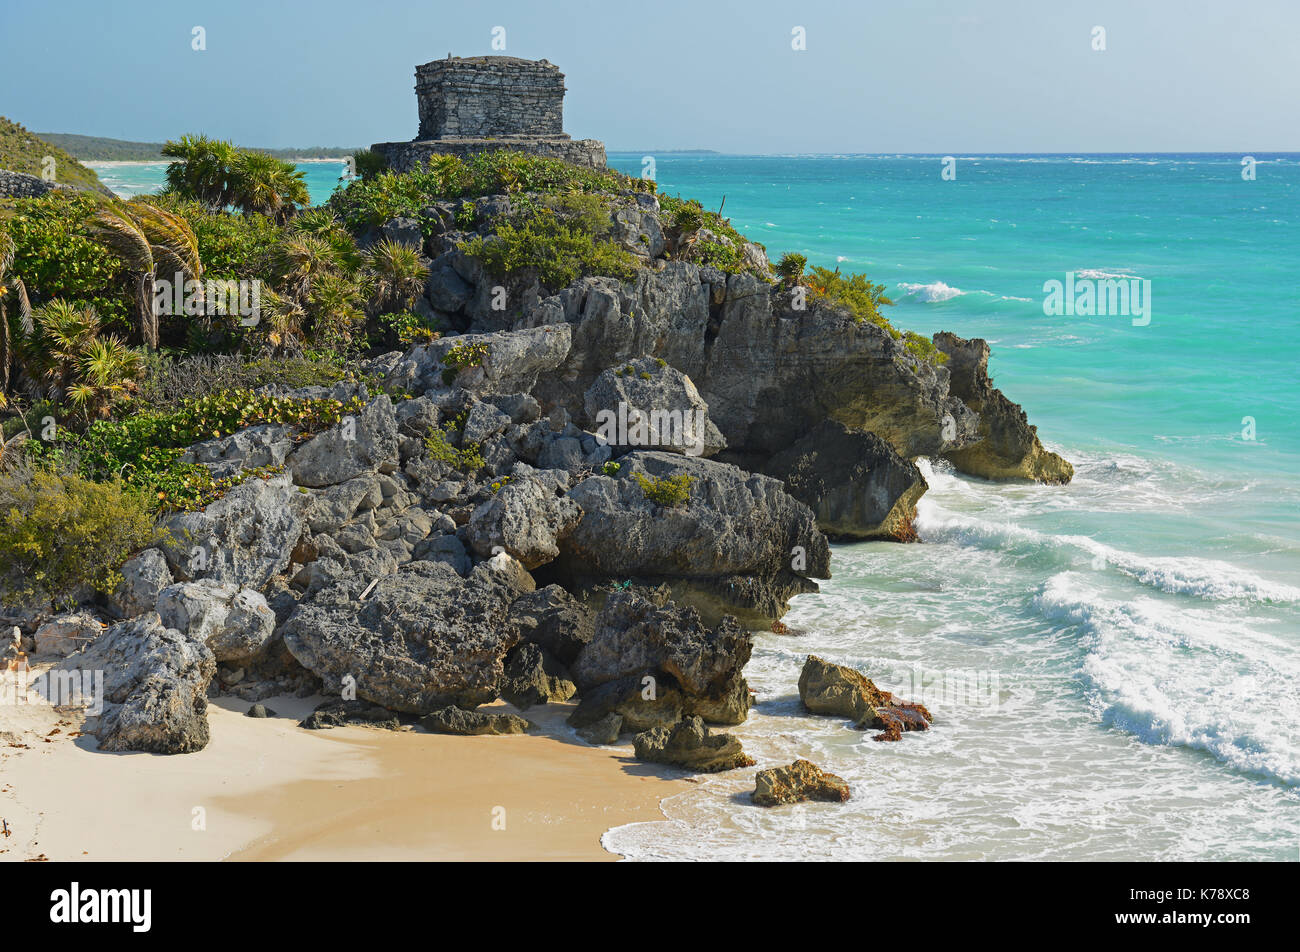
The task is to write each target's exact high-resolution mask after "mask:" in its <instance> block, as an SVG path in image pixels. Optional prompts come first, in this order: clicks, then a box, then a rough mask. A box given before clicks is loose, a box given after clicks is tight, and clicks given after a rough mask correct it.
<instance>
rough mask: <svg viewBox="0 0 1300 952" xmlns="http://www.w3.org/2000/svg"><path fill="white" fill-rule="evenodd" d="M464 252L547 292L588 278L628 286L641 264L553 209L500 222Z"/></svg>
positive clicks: (465, 246) (468, 243)
mask: <svg viewBox="0 0 1300 952" xmlns="http://www.w3.org/2000/svg"><path fill="white" fill-rule="evenodd" d="M459 247H460V250H461V251H464V252H465V253H466V254H468V255H470V256H471V257H474V258H477V259H478V260H479V261H480V262H482V264H483V267H484V269H485V270H486V271H487V272H488V273H489V274H491V275H493V276H495V277H498V278H505V277H507V276H510V275H515V274H519V273H520V272H531V273H534V274H536V275H537V278H538V280H539V281H541V282H542V284H543V285H545V286H546V287H548V288H554V289H557V290H558V289H559V288H562V287H564V286H565V285H567V284H571V283H572V282H574V281H576V280H577V279H578V278H580V277H583V276H584V275H589V274H603V275H610V276H611V277H615V278H619V279H621V280H624V281H630V280H631V279H632V278H633V277H635V276H636V269H637V260H636V258H634V257H633V256H632V255H631V254H630V253H629V252H627V251H624V250H623V249H622V248H620V247H619V246H618V245H617V244H615V243H614V242H612V241H609V240H608V239H604V238H598V237H595V236H594V235H592V234H591V233H590V232H587V231H584V230H583V229H582V227H581V225H579V224H576V223H573V222H566V221H563V220H562V219H560V218H559V216H557V215H556V214H555V212H553V211H552V210H550V209H549V208H543V209H541V210H540V211H538V212H537V213H536V214H534V215H531V216H527V217H524V218H523V219H522V220H517V221H516V222H508V221H507V222H502V223H501V224H499V225H498V226H497V229H496V233H495V234H494V235H491V236H489V237H486V238H485V237H482V236H475V237H474V238H472V239H470V240H469V241H465V242H461V244H460V245H459Z"/></svg>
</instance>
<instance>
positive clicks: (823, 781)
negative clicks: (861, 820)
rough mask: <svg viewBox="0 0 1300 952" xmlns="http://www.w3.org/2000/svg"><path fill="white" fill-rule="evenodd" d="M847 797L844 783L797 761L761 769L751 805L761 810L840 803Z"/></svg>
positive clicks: (847, 791) (801, 761)
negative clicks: (809, 803) (786, 805)
mask: <svg viewBox="0 0 1300 952" xmlns="http://www.w3.org/2000/svg"><path fill="white" fill-rule="evenodd" d="M848 798H849V785H848V784H847V783H845V782H844V781H843V780H841V779H840V778H839V777H837V776H835V775H834V774H831V773H826V772H825V771H824V770H822V769H821V768H819V767H817V766H816V765H815V764H812V763H810V762H809V761H807V760H796V761H795V762H794V763H792V764H790V766H788V767H770V768H768V769H767V770H760V771H759V772H758V776H756V777H755V778H754V802H755V803H757V804H758V805H759V806H760V807H775V806H780V805H781V804H784V803H802V802H803V801H805V800H822V801H825V802H827V803H843V802H844V801H846V800H848Z"/></svg>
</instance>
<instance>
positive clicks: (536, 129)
mask: <svg viewBox="0 0 1300 952" xmlns="http://www.w3.org/2000/svg"><path fill="white" fill-rule="evenodd" d="M415 96H416V101H417V103H418V105H419V110H420V128H419V131H418V132H417V133H416V137H415V139H414V140H412V141H410V142H379V143H376V144H375V145H373V146H371V148H372V149H373V150H374V151H376V152H379V153H381V154H383V155H384V157H385V158H386V159H387V160H388V164H389V167H390V168H393V169H395V170H398V171H407V170H409V169H411V168H412V167H414V166H415V165H416V164H418V163H420V162H422V161H424V160H425V159H427V158H428V157H429V156H430V155H434V154H437V153H444V154H447V153H450V154H453V155H467V154H469V153H471V152H482V151H486V150H489V149H514V150H518V151H521V152H532V153H535V154H538V155H548V156H554V157H555V158H559V159H565V160H566V161H569V162H573V163H575V164H577V165H588V166H592V167H594V168H604V166H605V146H604V143H602V142H600V141H598V140H596V139H571V138H570V137H569V136H568V135H566V134H565V132H564V74H563V73H561V72H560V70H559V67H557V66H555V65H554V64H552V63H548V62H547V61H546V60H544V59H543V60H526V59H519V58H518V57H514V56H469V57H453V56H451V55H450V54H448V56H447V58H446V59H441V60H434V61H433V62H431V63H425V64H424V65H423V66H417V67H416V68H415Z"/></svg>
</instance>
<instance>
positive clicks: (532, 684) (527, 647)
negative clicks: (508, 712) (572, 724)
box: [501, 642, 578, 711]
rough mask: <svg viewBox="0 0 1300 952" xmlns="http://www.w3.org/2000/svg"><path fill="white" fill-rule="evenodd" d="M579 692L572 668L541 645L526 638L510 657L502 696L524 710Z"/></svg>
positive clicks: (563, 699)
mask: <svg viewBox="0 0 1300 952" xmlns="http://www.w3.org/2000/svg"><path fill="white" fill-rule="evenodd" d="M576 693H578V688H577V685H575V684H574V683H573V681H571V680H570V679H569V672H568V671H567V670H565V668H564V666H563V665H562V664H560V663H559V662H558V661H556V660H555V658H553V657H551V656H550V655H549V654H547V653H546V652H545V651H543V650H542V649H541V648H540V647H538V646H537V645H535V644H532V643H529V642H524V643H523V644H520V645H517V646H516V647H515V648H514V649H513V650H512V651H511V652H510V654H509V656H508V657H507V658H506V668H505V677H504V678H503V679H502V682H501V696H502V697H504V698H505V699H506V700H507V701H509V702H510V703H511V704H513V705H514V706H515V707H517V708H519V709H520V710H521V711H522V710H525V709H527V708H529V707H532V706H534V705H536V704H550V703H551V702H553V701H567V700H568V699H569V698H571V697H573V695H575V694H576Z"/></svg>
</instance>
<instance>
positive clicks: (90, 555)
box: [0, 464, 161, 608]
mask: <svg viewBox="0 0 1300 952" xmlns="http://www.w3.org/2000/svg"><path fill="white" fill-rule="evenodd" d="M160 536H161V533H160V532H159V530H158V529H157V527H156V526H155V524H154V519H153V517H152V515H151V514H150V511H149V505H148V503H147V501H146V500H145V499H144V498H142V497H141V496H140V495H139V494H138V493H135V492H132V491H131V490H130V489H129V488H127V487H126V486H125V485H124V484H123V483H122V482H121V481H120V480H112V481H109V482H104V483H95V482H91V481H90V480H88V479H85V478H84V477H82V476H80V475H78V474H76V473H72V472H66V471H60V470H58V469H50V468H45V467H40V466H31V465H28V464H19V465H18V466H15V467H14V468H12V469H10V470H8V471H6V472H4V473H0V565H3V566H4V567H5V571H4V574H3V575H0V588H3V589H4V592H5V596H6V598H12V599H14V600H16V601H29V600H32V599H38V598H39V599H41V600H42V601H45V602H48V603H49V604H50V605H51V606H52V607H54V608H62V607H66V606H68V605H71V604H73V602H74V601H75V593H76V591H77V589H79V588H80V587H81V586H83V585H88V586H90V587H92V588H94V589H95V590H97V591H99V592H110V591H112V589H113V588H114V586H116V584H117V583H118V582H119V581H120V580H121V576H120V574H119V573H118V570H117V569H118V566H120V565H121V564H122V563H123V562H124V561H126V559H127V558H129V557H130V555H131V554H132V553H134V552H137V551H139V550H140V549H143V548H146V547H148V546H150V545H153V544H155V543H156V542H157V541H158V540H159V538H160Z"/></svg>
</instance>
